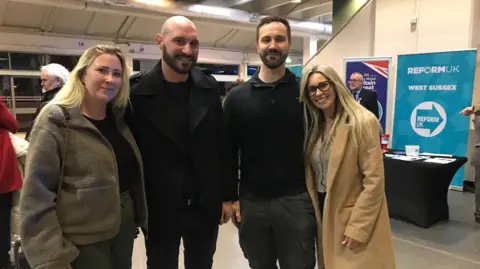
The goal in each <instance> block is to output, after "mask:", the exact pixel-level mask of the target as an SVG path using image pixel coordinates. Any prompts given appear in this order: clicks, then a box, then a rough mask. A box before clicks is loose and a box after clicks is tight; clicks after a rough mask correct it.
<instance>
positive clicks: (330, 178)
mask: <svg viewBox="0 0 480 269" xmlns="http://www.w3.org/2000/svg"><path fill="white" fill-rule="evenodd" d="M337 128H338V129H337V130H336V136H335V139H334V141H333V144H332V150H331V157H330V160H329V161H328V172H327V190H328V191H329V192H330V191H331V189H332V186H333V183H334V181H335V179H336V178H337V174H338V169H339V168H340V166H341V165H342V162H343V160H344V155H345V149H346V147H347V143H348V138H349V135H350V125H349V124H348V123H347V122H346V121H344V122H341V123H339V126H338V127H337Z"/></svg>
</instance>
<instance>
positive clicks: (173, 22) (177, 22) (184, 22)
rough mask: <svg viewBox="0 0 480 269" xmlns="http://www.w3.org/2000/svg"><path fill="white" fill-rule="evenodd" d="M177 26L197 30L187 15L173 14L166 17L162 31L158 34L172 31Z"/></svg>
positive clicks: (166, 33)
mask: <svg viewBox="0 0 480 269" xmlns="http://www.w3.org/2000/svg"><path fill="white" fill-rule="evenodd" d="M177 28H191V29H193V30H197V28H196V27H195V24H194V23H193V22H192V21H191V20H190V19H188V18H187V17H184V16H173V17H170V18H168V19H167V20H166V21H165V23H164V24H163V26H162V31H161V32H160V34H161V35H162V36H166V35H168V34H169V33H170V32H172V31H173V30H174V29H177Z"/></svg>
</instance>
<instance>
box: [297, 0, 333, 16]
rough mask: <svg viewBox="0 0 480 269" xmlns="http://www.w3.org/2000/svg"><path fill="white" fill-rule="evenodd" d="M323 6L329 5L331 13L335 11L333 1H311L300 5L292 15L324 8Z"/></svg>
mask: <svg viewBox="0 0 480 269" xmlns="http://www.w3.org/2000/svg"><path fill="white" fill-rule="evenodd" d="M323 5H328V6H329V7H330V8H331V10H330V12H332V10H333V1H332V0H310V1H306V2H303V3H301V4H299V5H298V6H297V7H296V8H295V9H294V10H293V11H292V14H293V13H296V12H302V11H306V10H308V9H311V8H316V7H319V6H323Z"/></svg>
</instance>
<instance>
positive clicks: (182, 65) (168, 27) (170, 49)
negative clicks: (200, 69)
mask: <svg viewBox="0 0 480 269" xmlns="http://www.w3.org/2000/svg"><path fill="white" fill-rule="evenodd" d="M156 39H157V44H158V47H159V48H160V49H161V50H162V51H163V55H162V61H163V62H164V63H165V64H166V65H168V66H169V67H170V69H171V70H172V72H175V73H177V74H181V75H182V76H183V75H187V74H188V73H189V72H190V70H191V69H192V68H193V67H194V66H195V64H196V62H197V58H198V51H199V44H200V42H199V41H198V37H197V28H196V27H195V24H194V23H193V22H192V21H191V20H189V19H188V18H185V17H183V16H174V17H171V18H169V19H167V20H166V21H165V23H164V24H163V27H162V31H161V33H159V34H157V37H156ZM164 70H166V69H164Z"/></svg>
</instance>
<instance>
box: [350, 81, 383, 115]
mask: <svg viewBox="0 0 480 269" xmlns="http://www.w3.org/2000/svg"><path fill="white" fill-rule="evenodd" d="M348 84H349V86H350V90H351V91H352V95H353V98H355V100H357V102H358V103H359V104H361V105H362V106H363V107H365V108H366V109H368V110H369V111H370V112H372V113H373V114H374V115H375V116H376V117H377V119H378V102H377V100H378V98H377V93H376V92H374V91H371V90H367V89H363V75H362V74H361V73H358V72H355V73H352V75H351V76H350V80H349V81H348Z"/></svg>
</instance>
